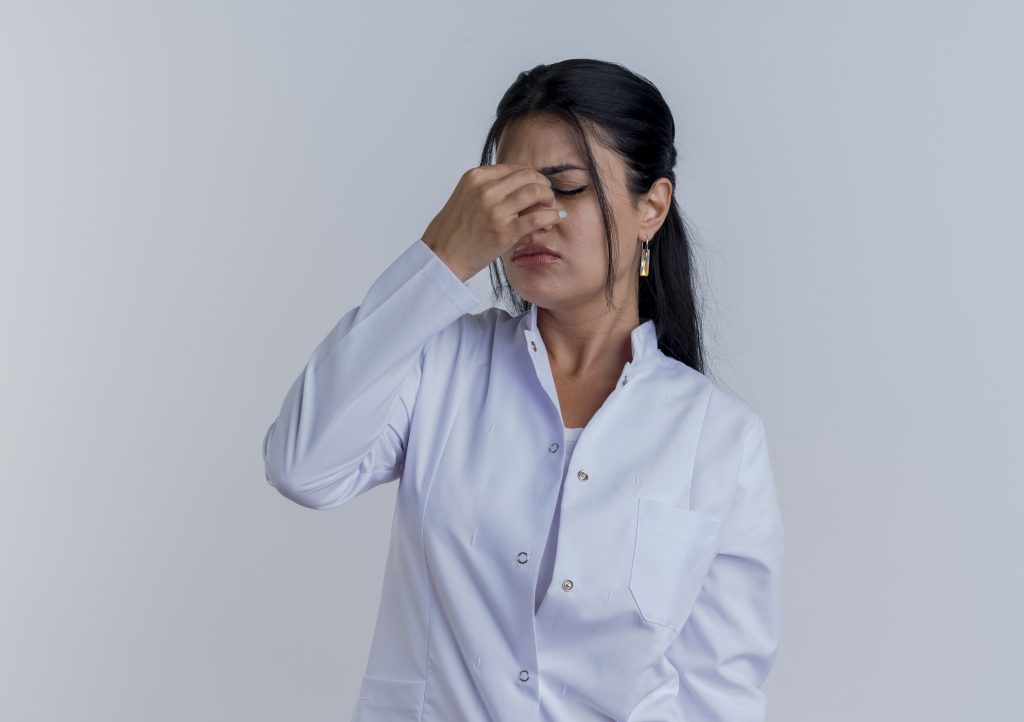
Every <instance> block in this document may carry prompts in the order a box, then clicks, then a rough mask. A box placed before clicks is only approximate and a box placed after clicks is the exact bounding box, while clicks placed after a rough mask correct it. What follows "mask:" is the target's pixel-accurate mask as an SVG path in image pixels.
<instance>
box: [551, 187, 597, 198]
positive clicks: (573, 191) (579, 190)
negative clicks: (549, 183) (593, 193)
mask: <svg viewBox="0 0 1024 722" xmlns="http://www.w3.org/2000/svg"><path fill="white" fill-rule="evenodd" d="M587 188H588V186H580V187H579V188H573V189H571V190H566V191H563V190H559V189H558V188H552V189H551V190H553V191H554V192H555V193H556V194H557V195H560V196H574V195H576V194H577V193H582V192H583V191H585V190H586V189H587Z"/></svg>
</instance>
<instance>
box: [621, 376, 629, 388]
mask: <svg viewBox="0 0 1024 722" xmlns="http://www.w3.org/2000/svg"><path fill="white" fill-rule="evenodd" d="M627 381H629V376H623V377H622V385H623V386H625V385H626V382H627Z"/></svg>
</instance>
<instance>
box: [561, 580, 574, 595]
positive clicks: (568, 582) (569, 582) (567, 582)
mask: <svg viewBox="0 0 1024 722" xmlns="http://www.w3.org/2000/svg"><path fill="white" fill-rule="evenodd" d="M562 589H564V590H565V591H567V592H571V591H572V579H563V580H562Z"/></svg>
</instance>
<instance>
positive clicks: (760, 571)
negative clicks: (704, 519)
mask: <svg viewBox="0 0 1024 722" xmlns="http://www.w3.org/2000/svg"><path fill="white" fill-rule="evenodd" d="M719 539H720V541H721V544H720V547H719V551H718V555H717V556H716V557H715V560H714V562H712V564H711V568H710V570H709V571H708V576H707V580H706V582H705V585H704V588H703V589H702V590H701V593H700V596H699V597H698V598H697V602H696V603H695V605H694V607H693V610H692V611H691V614H690V617H689V619H688V620H687V621H686V624H684V625H683V628H682V631H681V632H680V634H679V637H678V638H677V639H676V641H675V642H674V643H673V645H672V647H670V648H669V651H668V654H667V658H668V659H669V661H671V662H672V664H673V665H674V666H675V668H676V670H677V671H678V672H679V693H678V697H677V700H676V702H677V706H678V707H679V709H680V716H681V718H683V719H686V720H690V721H691V722H763V721H764V719H765V713H766V707H767V700H766V698H765V695H764V693H763V692H762V690H761V685H762V684H763V683H764V681H765V680H766V679H767V677H768V673H769V672H770V671H771V668H772V665H773V664H774V662H775V657H776V654H777V651H778V646H779V638H780V633H781V621H782V619H781V616H782V608H781V607H782V597H781V591H782V588H781V584H782V556H783V528H782V515H781V510H780V508H779V502H778V497H777V492H776V487H775V479H774V476H773V473H772V468H771V463H770V459H769V454H768V446H767V442H766V439H765V430H764V422H763V420H762V419H761V418H760V417H758V419H757V422H756V424H755V426H754V428H753V429H752V431H751V432H750V433H749V434H747V436H746V441H745V443H744V450H743V458H742V461H741V464H740V472H739V480H738V486H737V489H736V494H735V498H734V501H733V504H732V508H731V510H730V512H729V514H728V516H727V517H726V519H725V520H723V523H722V526H721V527H720V528H719Z"/></svg>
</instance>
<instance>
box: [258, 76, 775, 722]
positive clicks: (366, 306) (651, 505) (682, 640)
mask: <svg viewBox="0 0 1024 722" xmlns="http://www.w3.org/2000/svg"><path fill="white" fill-rule="evenodd" d="M674 132H675V128H674V123H673V119H672V115H671V113H670V111H669V109H668V107H667V105H666V104H665V101H664V100H663V98H662V96H661V94H660V93H659V92H658V90H657V89H656V88H655V87H654V86H653V85H652V84H650V83H649V82H648V81H647V80H645V79H643V78H641V77H638V76H637V75H635V74H633V73H631V72H630V71H628V70H627V69H625V68H623V67H622V66H620V65H617V64H613V63H607V62H600V61H596V60H579V59H577V60H566V61H563V62H560V63H555V64H553V65H540V66H537V67H536V68H534V69H533V70H531V71H529V72H525V73H522V74H520V75H519V77H518V78H517V80H516V82H515V83H514V84H513V85H512V87H511V88H509V90H508V91H507V92H506V94H505V96H504V97H503V98H502V100H501V103H500V105H499V107H498V112H497V118H496V121H495V123H494V126H493V128H492V129H491V131H490V133H489V135H488V138H487V141H486V143H485V147H484V153H483V157H482V160H481V165H480V166H479V167H477V168H472V169H470V170H469V171H467V172H466V173H465V174H464V175H463V176H462V178H461V180H460V181H459V183H458V185H457V187H456V188H455V190H454V192H453V193H452V195H451V198H450V199H449V200H448V202H447V203H446V205H445V206H444V208H443V209H442V210H441V211H440V212H439V213H438V214H437V216H436V217H435V218H434V219H433V220H432V221H431V223H430V224H429V225H428V227H427V229H426V230H425V231H424V233H423V235H422V236H421V237H420V238H418V239H417V240H416V241H414V242H413V243H412V244H411V245H409V246H408V247H406V248H405V250H404V251H403V252H402V253H401V254H400V255H399V256H398V258H397V259H396V260H394V261H393V262H392V263H391V264H390V265H389V266H388V267H387V268H386V269H385V270H384V272H383V273H382V274H381V275H380V276H379V277H378V278H377V279H376V280H375V281H374V282H373V283H372V285H371V286H370V288H369V290H368V291H367V293H366V295H365V297H364V298H363V301H362V303H361V304H360V305H359V306H357V307H355V308H353V309H351V310H349V311H348V312H347V313H345V314H344V315H343V316H342V318H341V319H340V321H338V323H337V325H336V326H335V327H334V329H333V330H331V332H330V333H329V334H328V335H327V337H326V338H325V339H324V340H323V341H322V342H321V343H320V344H319V346H317V348H316V349H315V350H314V352H313V354H312V357H311V358H310V359H309V362H308V364H307V365H306V367H305V369H304V370H303V372H302V373H301V374H300V375H299V377H298V378H297V379H296V380H295V382H294V384H293V385H292V387H291V389H290V390H289V391H288V394H287V396H286V398H285V400H284V404H283V406H282V408H281V412H280V415H279V416H278V417H277V419H276V420H275V421H274V423H273V424H271V426H270V428H269V429H268V430H267V433H266V435H265V437H264V442H263V456H264V460H265V463H266V476H267V480H268V481H269V482H270V483H271V484H272V485H273V486H274V487H275V488H277V489H278V490H279V491H280V492H281V493H282V494H283V495H284V496H286V497H288V498H289V499H291V500H293V501H295V502H297V503H299V504H302V505H304V506H307V507H311V508H315V509H328V508H332V507H336V506H338V505H340V504H343V503H345V502H348V501H350V500H352V499H353V498H354V497H356V496H358V495H359V494H362V493H363V492H365V491H367V490H368V489H371V488H373V487H375V486H377V485H379V484H382V483H385V482H389V481H394V480H396V479H397V480H399V484H398V489H397V497H396V507H395V516H394V523H393V525H392V530H391V539H390V551H389V554H388V557H387V567H386V570H385V578H384V588H383V593H382V595H381V600H380V611H379V614H378V618H377V625H376V630H375V634H374V638H373V645H372V648H371V652H370V659H369V662H368V665H367V669H366V674H365V676H364V677H363V679H362V687H361V690H360V695H359V700H358V703H357V706H356V709H355V713H354V715H353V718H352V719H353V720H354V721H355V722H397V721H399V720H401V721H410V722H411V721H412V720H417V721H420V722H428V721H429V722H453V721H455V720H469V721H472V722H486V721H488V720H495V721H497V720H508V721H509V722H525V721H526V720H542V721H544V722H548V721H550V722H555V721H557V722H564V721H567V720H571V721H574V722H575V721H580V720H622V721H623V722H625V721H626V720H631V721H633V722H636V721H637V720H658V721H661V722H664V721H666V720H686V722H705V721H706V722H711V721H712V720H715V721H716V722H720V721H726V720H728V721H729V722H753V721H754V720H763V719H764V716H765V706H766V705H765V696H764V694H763V693H762V691H761V689H760V688H761V685H762V683H763V682H764V680H765V678H766V677H767V675H768V673H769V670H770V668H771V666H772V664H773V662H774V659H775V655H776V651H777V647H778V642H779V634H780V616H781V615H780V601H781V595H780V580H781V562H782V549H783V532H782V521H781V515H780V509H779V504H778V501H777V496H776V489H775V482H774V479H773V476H772V470H771V465H770V462H769V456H768V450H767V446H766V440H765V427H764V423H763V420H762V418H761V416H760V415H759V414H758V413H757V412H756V411H755V410H754V409H753V408H752V407H751V406H750V405H748V404H747V403H745V402H744V401H742V400H741V399H740V398H739V397H738V396H735V395H733V394H732V393H730V392H728V391H726V390H725V389H723V388H720V387H719V386H717V385H716V384H715V383H713V382H712V381H710V379H709V378H708V377H706V376H705V375H704V373H703V360H702V353H701V338H700V325H699V320H698V315H697V310H696V304H695V303H694V292H693V269H692V266H691V260H690V247H689V242H688V239H687V235H686V233H685V231H684V226H683V221H682V218H681V216H680V212H679V209H678V206H677V204H676V201H675V198H674V195H673V194H674V184H675V174H674V171H673V167H674V165H675V160H676V151H675V148H674V145H673V143H674ZM492 153H493V157H494V158H495V162H494V163H493V164H492V163H491V158H492ZM488 265H490V271H491V279H492V283H493V286H494V290H495V293H496V294H497V295H498V296H499V297H502V298H504V299H505V300H510V301H511V304H512V306H513V309H514V310H515V311H516V313H515V314H510V313H509V312H508V311H506V310H503V309H500V308H489V309H487V310H485V311H482V312H479V313H472V310H473V309H474V308H475V307H476V305H477V302H478V298H477V296H476V294H475V293H474V292H473V291H472V289H471V288H470V287H469V285H468V284H467V281H468V280H469V279H470V278H471V277H472V276H474V275H475V274H476V273H478V272H479V271H481V270H483V268H485V267H487V266H488ZM574 443H575V446H574Z"/></svg>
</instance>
